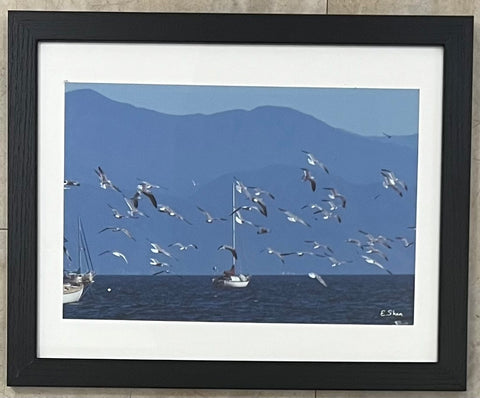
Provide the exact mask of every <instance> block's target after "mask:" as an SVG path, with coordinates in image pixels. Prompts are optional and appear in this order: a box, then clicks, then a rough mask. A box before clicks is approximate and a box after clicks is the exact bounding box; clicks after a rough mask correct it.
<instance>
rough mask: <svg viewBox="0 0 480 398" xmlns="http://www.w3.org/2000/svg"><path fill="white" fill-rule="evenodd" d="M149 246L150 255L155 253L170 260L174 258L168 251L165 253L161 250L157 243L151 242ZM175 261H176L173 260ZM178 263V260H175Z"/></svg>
mask: <svg viewBox="0 0 480 398" xmlns="http://www.w3.org/2000/svg"><path fill="white" fill-rule="evenodd" d="M150 246H152V247H151V248H150V251H151V252H152V253H157V254H164V255H165V256H167V257H170V258H175V257H174V256H172V255H171V254H170V253H169V252H168V251H166V250H165V249H163V248H162V247H161V246H160V245H159V244H158V243H153V242H150ZM175 260H177V259H176V258H175ZM177 261H178V260H177Z"/></svg>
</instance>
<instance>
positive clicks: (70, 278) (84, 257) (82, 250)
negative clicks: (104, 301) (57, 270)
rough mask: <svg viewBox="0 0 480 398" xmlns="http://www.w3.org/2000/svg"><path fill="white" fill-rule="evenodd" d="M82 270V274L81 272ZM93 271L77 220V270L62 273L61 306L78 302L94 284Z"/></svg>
mask: <svg viewBox="0 0 480 398" xmlns="http://www.w3.org/2000/svg"><path fill="white" fill-rule="evenodd" d="M83 269H85V270H84V272H82V271H83ZM94 279H95V270H94V268H93V263H92V258H91V257H90V251H89V250H88V245H87V240H86V238H85V232H84V230H83V225H82V222H81V221H80V219H78V269H77V270H75V271H64V273H63V304H69V303H76V302H78V301H80V299H81V298H82V296H83V295H84V294H85V292H86V291H87V289H88V287H89V286H90V285H91V284H92V283H93V282H94Z"/></svg>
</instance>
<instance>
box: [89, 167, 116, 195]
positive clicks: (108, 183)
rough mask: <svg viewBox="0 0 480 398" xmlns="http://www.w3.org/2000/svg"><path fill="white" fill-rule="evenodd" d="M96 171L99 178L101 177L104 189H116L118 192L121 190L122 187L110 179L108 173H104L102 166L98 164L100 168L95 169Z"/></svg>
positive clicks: (101, 185)
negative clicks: (118, 186)
mask: <svg viewBox="0 0 480 398" xmlns="http://www.w3.org/2000/svg"><path fill="white" fill-rule="evenodd" d="M94 171H95V173H96V174H97V176H98V178H99V179H100V187H101V188H103V189H107V188H111V189H114V190H115V191H117V192H121V191H120V189H118V188H117V187H116V186H115V185H113V184H112V181H110V180H109V179H108V178H107V175H106V174H105V173H104V171H103V170H102V168H101V167H100V166H98V169H95V170H94Z"/></svg>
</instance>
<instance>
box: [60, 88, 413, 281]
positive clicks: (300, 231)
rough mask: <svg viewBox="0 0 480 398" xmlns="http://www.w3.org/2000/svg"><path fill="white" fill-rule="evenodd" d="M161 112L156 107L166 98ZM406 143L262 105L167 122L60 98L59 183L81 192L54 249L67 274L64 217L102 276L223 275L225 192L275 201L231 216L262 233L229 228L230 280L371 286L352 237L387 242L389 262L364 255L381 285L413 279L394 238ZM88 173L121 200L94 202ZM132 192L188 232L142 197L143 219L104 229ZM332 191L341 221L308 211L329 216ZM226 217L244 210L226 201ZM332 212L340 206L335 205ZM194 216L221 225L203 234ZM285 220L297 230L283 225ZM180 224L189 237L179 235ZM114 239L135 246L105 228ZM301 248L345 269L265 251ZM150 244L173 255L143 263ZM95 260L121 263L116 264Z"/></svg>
mask: <svg viewBox="0 0 480 398" xmlns="http://www.w3.org/2000/svg"><path fill="white" fill-rule="evenodd" d="M165 100H166V101H168V98H165ZM416 142H417V136H416V135H414V136H409V137H392V138H387V137H366V136H362V135H358V134H355V133H353V132H348V131H344V130H341V129H337V128H333V127H331V126H329V125H327V124H325V123H324V122H322V121H320V120H318V119H316V118H314V117H312V116H309V115H306V114H304V113H301V112H298V111H296V110H294V109H290V108H284V107H273V106H262V107H259V108H255V109H253V110H251V111H245V110H231V111H226V112H220V113H216V114H211V115H203V114H193V115H182V116H179V115H167V114H163V113H159V112H156V111H152V110H147V109H143V108H137V107H134V106H132V105H129V104H125V103H119V102H116V101H113V100H110V99H108V98H106V97H104V96H102V95H100V94H98V93H96V92H95V91H93V90H77V91H72V92H69V93H67V94H66V108H65V178H66V179H71V180H76V181H78V182H80V186H79V187H72V188H71V189H68V190H65V211H64V214H65V236H66V238H67V239H68V241H69V242H68V244H69V245H70V246H69V247H68V249H69V251H70V252H71V253H72V255H73V256H72V257H73V261H72V263H71V264H70V263H69V262H68V261H67V260H66V264H65V266H66V268H72V269H73V268H76V257H77V255H76V254H75V253H76V251H77V248H76V247H75V244H74V242H75V239H76V236H77V232H76V231H77V218H78V217H80V218H81V219H82V222H83V225H84V227H85V232H86V235H87V241H88V243H89V249H90V252H91V253H92V258H93V262H94V266H95V267H96V270H97V272H98V273H101V274H149V273H153V272H155V271H158V270H159V269H156V268H155V267H152V266H150V265H149V259H150V258H151V257H153V258H157V259H159V260H161V261H166V262H168V263H169V264H170V273H171V274H179V275H185V274H190V275H201V274H212V273H213V274H214V273H218V272H221V271H222V270H223V269H227V268H230V266H231V263H232V256H231V254H230V252H228V251H224V250H220V251H218V250H217V248H218V247H219V246H221V245H223V244H231V239H232V236H231V235H232V232H231V231H232V220H231V216H230V213H231V212H232V191H233V189H232V187H233V183H234V180H235V179H238V180H241V181H242V182H243V183H244V184H245V185H247V186H255V187H261V188H262V189H264V190H266V191H268V192H271V193H272V194H273V195H274V197H275V199H271V198H270V197H268V196H264V199H263V200H264V202H265V204H266V207H267V211H268V216H267V217H265V216H263V215H262V214H260V213H259V212H256V211H252V212H247V211H243V212H242V213H241V214H242V216H243V217H244V218H245V219H247V220H249V221H251V222H253V223H254V224H256V225H261V226H264V227H266V228H268V229H269V230H270V232H269V233H266V234H260V235H259V234H257V228H256V227H253V226H251V225H245V224H244V225H238V224H237V228H236V230H237V231H236V232H237V238H238V239H237V251H238V257H239V258H238V268H240V269H241V270H242V271H243V272H246V273H250V274H257V275H258V274H305V273H307V272H316V273H319V274H330V273H333V274H380V273H385V271H383V270H381V269H380V268H378V267H376V266H375V265H371V264H367V263H366V262H365V261H363V259H362V258H361V257H360V256H361V255H362V254H363V255H365V253H364V252H363V251H362V249H360V248H358V247H356V246H355V245H354V244H352V243H347V242H346V240H347V239H349V238H354V239H359V240H361V241H362V242H366V237H365V235H364V234H363V233H361V232H359V230H361V231H364V232H368V233H370V234H372V235H373V236H378V235H383V236H385V237H388V238H389V239H391V240H392V241H388V242H389V243H387V244H388V245H389V246H390V247H391V248H387V247H385V246H382V245H380V246H378V245H377V246H376V247H379V248H380V249H381V250H382V251H383V252H384V253H385V255H386V256H387V257H388V261H386V260H385V259H383V258H381V257H379V256H376V255H374V254H371V255H369V256H371V257H372V258H375V259H376V260H377V261H378V262H380V263H382V264H383V265H384V266H385V267H386V268H388V269H389V270H390V271H391V272H392V273H394V274H405V273H410V274H411V273H414V268H415V264H414V250H415V245H412V246H410V247H408V248H405V247H404V246H403V244H402V243H401V241H400V240H398V239H396V237H400V236H404V237H406V238H407V239H408V240H409V241H411V240H414V237H415V231H414V229H413V228H412V227H414V226H415V218H416V214H415V208H416V175H417V151H416V147H417V145H416ZM303 151H307V152H310V153H312V154H314V155H315V157H316V158H317V159H319V160H321V162H323V163H324V164H325V165H326V166H327V168H328V171H329V173H328V174H327V173H326V172H325V171H324V170H323V169H322V168H320V167H318V166H312V165H310V164H308V163H307V156H306V154H305V153H304V152H303ZM98 166H101V168H102V169H103V170H104V171H105V173H106V174H107V176H108V178H109V179H110V180H111V181H112V182H113V183H114V184H115V185H116V186H117V187H118V188H119V189H120V190H121V193H119V192H117V191H114V190H112V189H107V190H104V189H101V188H100V186H99V179H98V177H97V176H96V174H95V172H94V170H95V169H96V168H97V167H98ZM302 168H308V169H309V170H310V171H311V173H312V175H313V176H314V177H315V179H316V184H317V187H316V190H315V192H314V191H312V189H311V187H310V183H309V182H308V181H307V182H305V181H302V173H303V172H302V170H301V169H302ZM381 169H388V170H391V171H393V172H394V173H395V175H396V176H398V177H399V178H400V179H401V180H403V181H405V182H406V184H407V186H408V191H405V192H404V195H403V196H402V197H400V196H399V195H398V194H397V193H396V192H394V191H393V190H392V189H385V188H384V187H383V186H382V175H381V174H380V171H381ZM139 180H146V181H149V182H151V183H152V184H157V185H160V186H162V187H163V188H159V189H154V190H153V193H154V195H155V197H156V199H157V201H158V203H161V204H165V205H168V206H170V207H171V208H173V209H174V210H175V211H176V212H178V213H179V214H181V215H182V216H183V217H184V218H185V219H186V220H187V221H188V223H187V222H185V221H182V220H179V219H177V218H175V217H170V216H168V215H167V214H165V213H160V212H159V211H158V210H156V209H155V208H154V207H153V205H152V204H151V203H150V201H149V199H148V198H147V197H145V196H144V197H142V199H140V201H139V202H140V204H139V209H140V210H141V211H142V212H144V213H145V215H146V216H145V217H140V218H137V219H132V218H123V219H120V220H117V219H115V218H114V217H113V215H112V211H111V209H110V208H109V205H111V206H112V207H114V208H116V209H118V210H119V211H120V213H122V214H126V212H127V206H126V204H125V200H124V196H125V197H127V198H128V197H132V196H133V195H134V193H135V191H136V187H137V184H138V183H139ZM330 187H334V188H335V189H337V191H338V192H341V194H343V195H344V196H345V197H346V199H347V204H346V207H345V208H341V206H340V208H339V209H337V210H335V211H334V212H335V213H336V214H338V215H339V216H340V218H341V222H338V221H337V219H335V218H330V219H326V220H325V219H323V218H322V216H321V214H314V213H313V209H311V208H310V207H308V206H307V207H304V206H305V205H308V204H313V203H317V204H318V205H320V206H322V207H324V208H326V209H328V208H329V204H328V203H327V202H325V201H324V200H327V199H328V198H327V194H328V190H326V189H324V188H330ZM236 203H237V205H253V203H252V202H251V201H248V199H247V198H246V197H245V196H244V195H242V194H240V193H238V192H237V193H236ZM336 203H337V204H340V201H339V200H336ZM197 207H201V208H203V209H205V210H207V211H208V212H210V213H211V214H212V216H214V217H218V218H225V219H226V220H227V221H215V222H213V223H211V224H209V223H206V222H205V216H204V215H203V214H202V213H201V212H200V211H199V210H198V208H197ZM279 208H281V209H286V210H288V211H290V212H292V213H294V214H295V215H297V216H298V217H300V218H301V219H303V220H304V221H305V222H306V223H308V224H309V225H310V227H308V226H305V225H302V224H300V223H293V222H290V221H288V219H287V217H286V216H285V215H284V213H282V212H281V211H280V210H279ZM190 224H191V225H190ZM116 226H118V227H125V228H127V229H128V230H129V231H130V232H131V233H132V235H133V237H134V238H135V240H132V239H129V238H128V237H127V236H125V235H124V234H123V233H122V232H112V231H109V230H107V231H104V232H102V233H99V231H100V230H102V229H103V228H105V227H116ZM305 240H314V241H318V242H321V243H324V244H327V245H329V246H330V247H331V249H332V251H333V253H326V254H328V255H330V256H331V257H335V258H336V259H338V260H346V261H349V262H348V263H345V264H342V265H339V266H336V267H332V266H331V261H330V260H328V258H327V257H318V256H311V255H303V256H299V255H297V254H292V255H288V256H285V257H284V263H283V262H282V261H281V260H280V259H279V258H278V257H276V256H275V255H271V254H270V255H269V254H268V253H267V252H265V249H266V248H268V247H270V248H272V249H274V250H277V251H279V252H281V253H289V252H309V251H311V252H316V253H318V254H322V255H323V254H324V253H323V251H322V250H318V249H313V247H312V245H310V244H308V243H306V242H305ZM149 241H151V242H156V243H158V244H160V245H161V246H162V247H164V248H166V249H167V250H168V251H169V252H170V254H171V255H172V256H173V257H171V258H169V257H166V256H165V255H158V254H157V255H156V254H154V253H151V252H150V250H149V249H150V243H149ZM175 242H181V243H185V244H186V243H195V244H196V245H197V246H198V250H195V249H192V248H190V249H189V250H184V251H179V250H178V248H177V247H168V245H169V244H172V243H175ZM105 250H117V251H120V252H122V253H123V254H125V256H126V257H127V259H128V264H127V263H125V262H124V261H123V260H122V259H121V258H118V257H114V256H111V255H109V254H108V253H107V254H105V255H102V256H98V254H99V253H101V252H103V251H105Z"/></svg>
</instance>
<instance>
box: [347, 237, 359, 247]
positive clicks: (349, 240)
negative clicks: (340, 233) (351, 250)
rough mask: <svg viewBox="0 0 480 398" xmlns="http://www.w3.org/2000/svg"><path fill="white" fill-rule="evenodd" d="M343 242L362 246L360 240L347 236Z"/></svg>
mask: <svg viewBox="0 0 480 398" xmlns="http://www.w3.org/2000/svg"><path fill="white" fill-rule="evenodd" d="M345 242H347V243H353V244H354V245H355V246H358V247H362V242H360V241H359V240H358V239H352V238H348V239H347V240H346V241H345Z"/></svg>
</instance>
